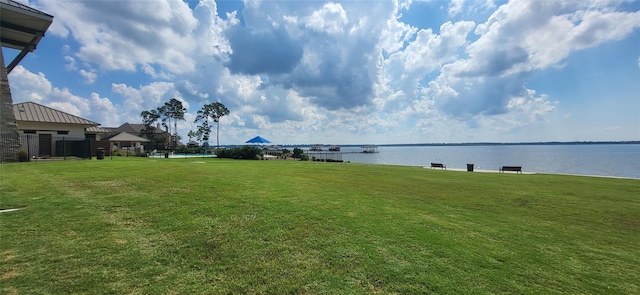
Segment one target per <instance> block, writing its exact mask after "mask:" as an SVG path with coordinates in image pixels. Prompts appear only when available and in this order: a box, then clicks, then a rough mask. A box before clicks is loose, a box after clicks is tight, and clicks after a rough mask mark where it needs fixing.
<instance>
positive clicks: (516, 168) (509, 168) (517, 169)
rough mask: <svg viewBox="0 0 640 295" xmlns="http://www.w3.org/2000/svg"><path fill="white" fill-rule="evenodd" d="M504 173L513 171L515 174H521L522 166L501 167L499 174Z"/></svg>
mask: <svg viewBox="0 0 640 295" xmlns="http://www.w3.org/2000/svg"><path fill="white" fill-rule="evenodd" d="M505 171H515V172H516V173H518V172H520V173H522V166H502V168H500V171H499V172H505Z"/></svg>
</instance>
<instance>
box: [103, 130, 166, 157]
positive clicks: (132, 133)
mask: <svg viewBox="0 0 640 295" xmlns="http://www.w3.org/2000/svg"><path fill="white" fill-rule="evenodd" d="M104 129H106V130H109V135H107V136H106V137H104V139H103V140H108V141H110V142H113V146H112V148H114V149H133V150H135V151H138V152H142V151H143V150H144V148H145V147H146V148H147V150H153V149H156V150H166V146H168V144H169V142H170V139H171V135H170V134H169V132H167V131H165V130H162V128H160V124H158V125H157V127H155V128H153V136H149V135H145V134H144V129H145V126H144V124H131V123H124V124H122V125H120V126H119V127H105V128H104ZM123 133H124V134H123ZM116 137H117V138H116ZM149 137H151V138H149ZM114 138H115V140H114ZM119 139H120V140H119ZM143 143H144V145H143Z"/></svg>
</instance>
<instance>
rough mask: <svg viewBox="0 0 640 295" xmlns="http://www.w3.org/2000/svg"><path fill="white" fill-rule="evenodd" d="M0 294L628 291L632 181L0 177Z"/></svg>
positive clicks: (135, 165)
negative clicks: (2, 211) (11, 209)
mask: <svg viewBox="0 0 640 295" xmlns="http://www.w3.org/2000/svg"><path fill="white" fill-rule="evenodd" d="M0 173H1V176H0V209H8V208H22V209H21V210H18V211H13V212H5V213H0V266H1V269H0V293H2V294H42V293H46V294H71V293H84V294H96V293H98V294H99V293H105V294H219V293H224V294H247V293H269V294H371V293H385V294H387V293H398V294H415V293H438V294H461V293H463V294H465V293H466V294H483V293H511V294H549V293H551V294H553V293H557V294H561V293H564V294H640V285H639V284H640V283H639V282H640V268H639V267H638V265H640V194H639V192H640V181H639V180H628V179H605V178H591V177H572V176H559V175H516V174H507V173H505V174H497V173H470V172H454V171H440V170H430V169H423V168H420V167H399V166H376V165H362V164H356V163H319V162H299V161H278V160H270V161H240V160H235V161H234V160H220V159H153V160H152V159H144V158H114V159H113V160H109V159H106V160H103V161H98V160H91V161H88V160H85V161H55V162H38V163H16V164H3V165H0Z"/></svg>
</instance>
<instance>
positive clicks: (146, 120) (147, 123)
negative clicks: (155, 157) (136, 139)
mask: <svg viewBox="0 0 640 295" xmlns="http://www.w3.org/2000/svg"><path fill="white" fill-rule="evenodd" d="M140 116H141V117H142V124H143V125H144V128H143V129H142V130H140V136H142V137H144V138H147V139H149V140H150V142H149V150H151V149H154V148H156V149H157V148H161V149H164V148H165V146H166V144H167V143H168V142H169V139H168V138H166V137H165V136H163V135H162V134H158V133H157V132H156V127H155V126H154V125H155V123H156V121H157V120H158V119H159V118H160V113H158V111H157V110H150V111H142V112H141V113H140Z"/></svg>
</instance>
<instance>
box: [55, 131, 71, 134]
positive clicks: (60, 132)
mask: <svg viewBox="0 0 640 295" xmlns="http://www.w3.org/2000/svg"><path fill="white" fill-rule="evenodd" d="M58 134H69V131H58Z"/></svg>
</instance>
